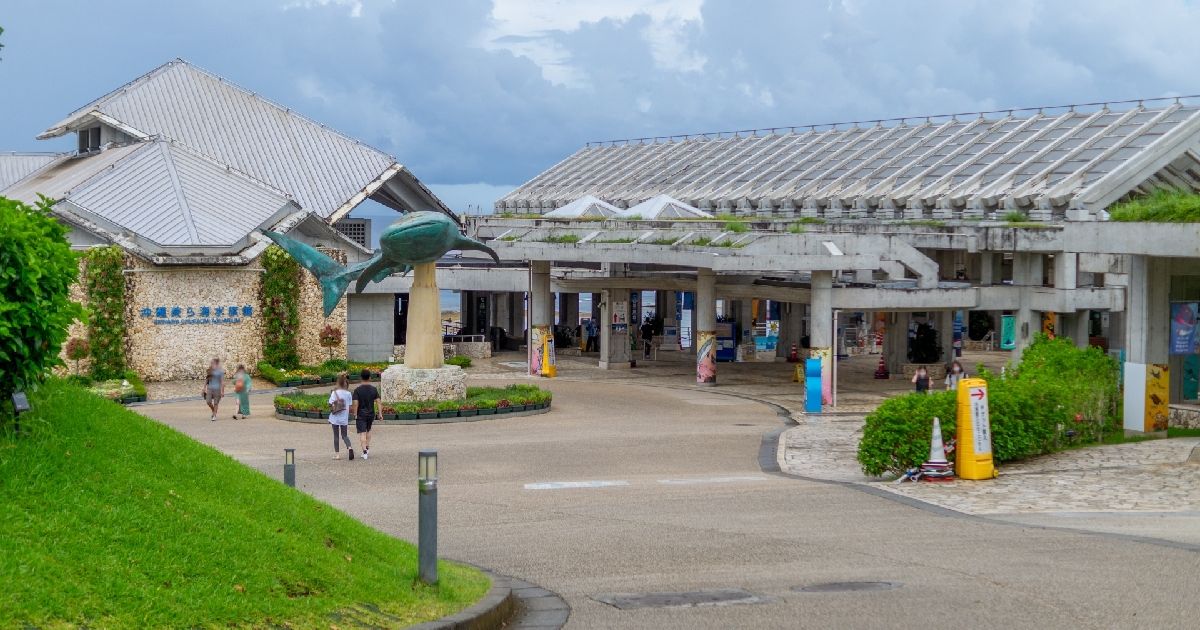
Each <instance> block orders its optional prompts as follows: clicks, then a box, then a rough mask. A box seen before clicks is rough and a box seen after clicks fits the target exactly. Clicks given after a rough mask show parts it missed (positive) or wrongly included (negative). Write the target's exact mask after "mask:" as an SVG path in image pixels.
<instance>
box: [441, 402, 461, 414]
mask: <svg viewBox="0 0 1200 630" xmlns="http://www.w3.org/2000/svg"><path fill="white" fill-rule="evenodd" d="M459 405H460V403H459V402H458V401H457V400H445V401H442V402H440V403H438V406H437V410H438V416H437V417H439V418H457V417H458V407H459Z"/></svg>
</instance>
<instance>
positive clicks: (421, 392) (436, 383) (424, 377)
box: [379, 365, 467, 402]
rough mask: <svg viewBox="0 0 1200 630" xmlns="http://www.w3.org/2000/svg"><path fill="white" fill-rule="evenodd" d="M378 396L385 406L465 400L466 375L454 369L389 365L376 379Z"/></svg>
mask: <svg viewBox="0 0 1200 630" xmlns="http://www.w3.org/2000/svg"><path fill="white" fill-rule="evenodd" d="M379 395H380V397H381V398H382V399H383V400H384V401H386V402H413V401H418V400H463V399H465V398H466V397H467V373H466V372H464V371H463V369H462V368H461V367H458V366H457V365H444V366H442V367H440V368H410V367H407V366H403V365H393V366H391V367H389V368H388V369H386V370H384V371H383V375H382V376H380V378H379Z"/></svg>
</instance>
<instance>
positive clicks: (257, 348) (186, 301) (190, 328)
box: [126, 258, 262, 381]
mask: <svg viewBox="0 0 1200 630" xmlns="http://www.w3.org/2000/svg"><path fill="white" fill-rule="evenodd" d="M128 261H129V263H128V264H129V266H130V269H129V271H128V273H127V276H126V322H127V337H126V356H127V358H128V362H129V367H130V369H132V370H134V371H136V372H137V373H138V374H140V375H141V376H142V378H143V379H145V380H148V381H162V380H173V379H185V378H201V377H203V376H204V371H205V369H206V368H207V367H208V362H209V361H210V360H211V359H212V358H213V357H220V358H221V360H222V362H223V363H226V364H228V366H227V367H228V368H229V371H231V372H232V368H233V367H234V366H236V365H237V364H238V363H244V364H246V366H248V367H250V368H251V369H253V366H255V365H257V364H258V362H259V361H260V360H261V358H262V314H261V309H260V308H259V303H258V290H259V282H260V279H261V274H262V269H261V268H260V267H258V266H257V265H251V266H246V267H208V268H204V267H180V268H173V267H156V266H153V265H151V264H149V263H146V262H144V261H142V260H140V259H132V258H131V259H128ZM234 306H236V307H237V309H238V315H237V317H238V319H239V321H236V322H227V323H185V322H186V321H187V320H188V319H193V320H200V319H203V318H204V313H205V312H207V313H208V317H209V319H210V320H212V319H216V320H220V319H223V318H225V317H227V316H228V315H227V313H228V310H229V308H230V307H234ZM247 306H248V307H250V311H249V314H248V315H247V314H245V312H244V309H245V307H247ZM160 307H162V308H165V309H167V311H166V314H167V316H168V317H167V318H166V320H163V319H161V318H158V317H157V315H158V314H160V313H159V312H158V309H159V308H160ZM174 307H179V308H180V315H181V317H179V318H175V317H172V316H171V315H172V309H173V308H174ZM204 308H207V309H208V310H207V311H203V310H202V309H204ZM218 308H220V309H221V310H220V314H218V310H217V309H218ZM146 309H149V311H147V310H146ZM188 309H191V311H189V310H188ZM176 321H177V322H179V323H168V322H176Z"/></svg>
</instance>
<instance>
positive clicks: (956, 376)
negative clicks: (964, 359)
mask: <svg viewBox="0 0 1200 630" xmlns="http://www.w3.org/2000/svg"><path fill="white" fill-rule="evenodd" d="M964 378H967V372H966V370H964V369H963V366H962V364H961V363H959V362H958V361H957V360H955V361H953V362H951V363H950V367H949V368H946V391H954V390H956V389H958V382H959V381H961V380H963V379H964ZM912 383H913V385H915V386H916V391H917V392H919V393H927V392H928V391H929V390H930V379H929V370H927V369H925V366H924V365H921V366H917V371H916V373H915V374H913V377H912Z"/></svg>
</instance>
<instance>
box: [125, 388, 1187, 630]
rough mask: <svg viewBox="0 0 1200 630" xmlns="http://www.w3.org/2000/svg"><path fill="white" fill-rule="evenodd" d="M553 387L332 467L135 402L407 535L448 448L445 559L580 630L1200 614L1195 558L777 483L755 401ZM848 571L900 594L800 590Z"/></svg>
mask: <svg viewBox="0 0 1200 630" xmlns="http://www.w3.org/2000/svg"><path fill="white" fill-rule="evenodd" d="M547 385H548V387H549V388H550V389H552V390H554V393H555V402H554V406H553V411H552V412H551V413H548V414H545V415H540V416H531V417H524V418H508V419H496V420H491V421H487V422H477V423H469V424H454V425H425V426H413V427H399V426H386V427H381V428H379V429H378V430H377V431H376V435H375V445H374V448H372V452H371V459H370V461H365V462H364V461H361V458H360V459H358V460H355V461H352V462H351V461H345V460H344V459H343V460H340V461H332V460H331V459H330V454H331V451H332V447H331V444H330V442H331V435H330V431H329V429H328V427H327V426H321V425H304V424H294V423H286V422H282V421H278V420H275V419H274V418H270V417H268V416H267V415H266V413H267V412H268V411H269V406H270V398H269V397H267V396H257V397H255V398H254V404H255V407H256V408H257V409H259V410H261V412H262V414H263V415H262V416H261V417H260V418H259V419H251V420H246V421H233V420H230V419H224V420H221V421H219V422H216V423H212V422H209V421H208V414H207V410H206V409H205V408H204V406H203V403H201V402H199V401H196V402H188V403H174V404H164V405H151V406H145V407H141V408H139V409H138V411H140V412H142V413H145V414H146V415H149V416H152V417H154V418H157V419H160V420H162V421H164V422H167V423H168V424H171V425H172V426H175V427H177V428H179V429H180V430H182V431H184V432H185V433H188V434H189V435H192V436H194V437H195V438H197V439H199V440H201V441H204V442H206V443H209V444H212V445H214V446H216V447H218V448H220V449H221V450H223V451H225V452H227V453H229V454H230V455H231V456H233V457H235V458H237V459H239V460H241V461H243V462H245V463H247V464H249V465H251V466H254V467H256V468H259V469H261V470H263V471H265V472H267V473H268V474H270V475H271V476H274V477H276V478H280V477H281V476H282V473H281V468H282V449H283V448H285V447H294V448H297V449H298V450H297V460H298V474H297V477H298V479H299V485H300V487H301V488H302V489H304V490H305V491H307V492H310V493H312V494H313V495H315V496H317V497H318V498H321V499H323V500H325V501H328V502H329V503H331V504H333V505H335V506H337V507H339V508H341V509H344V510H346V511H348V512H350V513H351V514H354V515H355V516H357V517H358V518H360V519H362V520H364V521H365V522H367V523H370V524H372V525H373V526H375V527H377V528H379V529H381V530H383V531H386V532H389V533H392V534H394V535H397V536H400V537H403V538H406V539H409V540H415V539H416V504H417V501H416V482H415V475H416V452H417V450H419V449H420V448H437V449H438V451H439V454H440V461H441V471H442V474H441V481H440V490H439V494H440V504H439V510H440V513H441V529H440V534H439V535H440V544H441V551H442V554H443V555H444V556H446V557H450V558H455V559H460V560H465V561H468V562H472V563H476V564H480V565H483V566H487V567H490V568H493V569H495V570H497V571H499V572H501V573H506V574H509V575H513V576H516V577H520V578H522V579H525V580H529V581H531V582H534V583H536V584H539V585H541V586H544V587H546V588H549V589H552V590H554V591H556V592H558V593H559V594H561V595H562V596H563V597H564V598H565V599H566V600H567V602H568V603H569V604H570V605H571V607H572V614H571V620H570V623H569V625H568V627H570V628H688V629H691V628H917V627H922V626H927V625H936V626H942V627H954V626H958V627H983V628H989V627H1006V628H1047V627H1059V628H1126V627H1128V628H1134V627H1154V628H1185V627H1186V628H1194V627H1197V624H1200V604H1197V603H1196V602H1197V600H1196V594H1197V593H1200V553H1197V552H1195V551H1190V550H1187V549H1178V548H1171V547H1168V546H1162V545H1153V544H1146V543H1142V542H1136V541H1131V540H1125V539H1120V538H1117V537H1110V536H1101V535H1091V534H1083V533H1075V532H1069V531H1058V530H1051V529H1044V528H1038V527H1023V526H1019V525H1009V524H1000V523H994V522H987V521H984V520H980V519H973V518H969V517H961V516H952V515H945V514H940V513H937V512H933V511H929V510H924V509H919V508H916V507H912V506H909V505H905V504H902V503H899V502H897V501H894V500H891V499H887V498H883V497H877V496H874V495H871V494H868V493H866V492H863V491H861V490H857V489H854V488H852V487H846V486H842V485H834V484H824V483H817V482H810V481H804V480H797V479H792V478H787V477H783V476H780V475H775V474H769V473H764V472H762V471H761V470H760V468H759V465H758V449H759V445H760V442H761V437H762V435H763V434H764V433H767V432H769V431H771V430H774V429H777V428H779V427H780V426H781V424H780V422H781V421H780V419H779V418H778V417H777V416H776V415H775V413H774V412H773V411H772V410H771V409H770V408H768V407H766V406H764V405H760V404H757V403H753V402H750V401H746V400H744V399H739V398H733V397H728V396H723V395H720V394H719V393H715V392H714V393H698V392H695V391H683V390H672V389H655V388H650V387H640V386H631V385H628V384H620V383H604V382H591V383H587V382H583V383H580V382H563V381H557V382H549V383H547ZM559 482H587V483H583V484H579V485H582V486H583V487H558V485H561V484H560V483H559ZM596 482H604V483H596ZM530 484H532V485H530ZM606 484H607V485H606ZM527 486H529V487H527ZM847 581H888V582H896V583H899V586H898V588H894V589H891V590H884V591H868V592H827V593H801V592H796V591H794V590H793V589H794V588H795V587H800V586H806V585H813V584H819V583H826V582H847ZM730 588H733V589H743V590H745V591H748V592H750V593H752V594H754V595H756V596H758V597H759V599H760V600H761V601H760V602H759V603H752V604H729V605H720V606H702V607H684V608H639V609H632V610H621V609H618V608H616V607H613V606H610V605H608V604H604V603H600V602H598V601H596V600H595V599H593V598H594V597H596V596H599V595H603V594H612V593H648V592H674V591H695V590H710V589H730Z"/></svg>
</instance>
